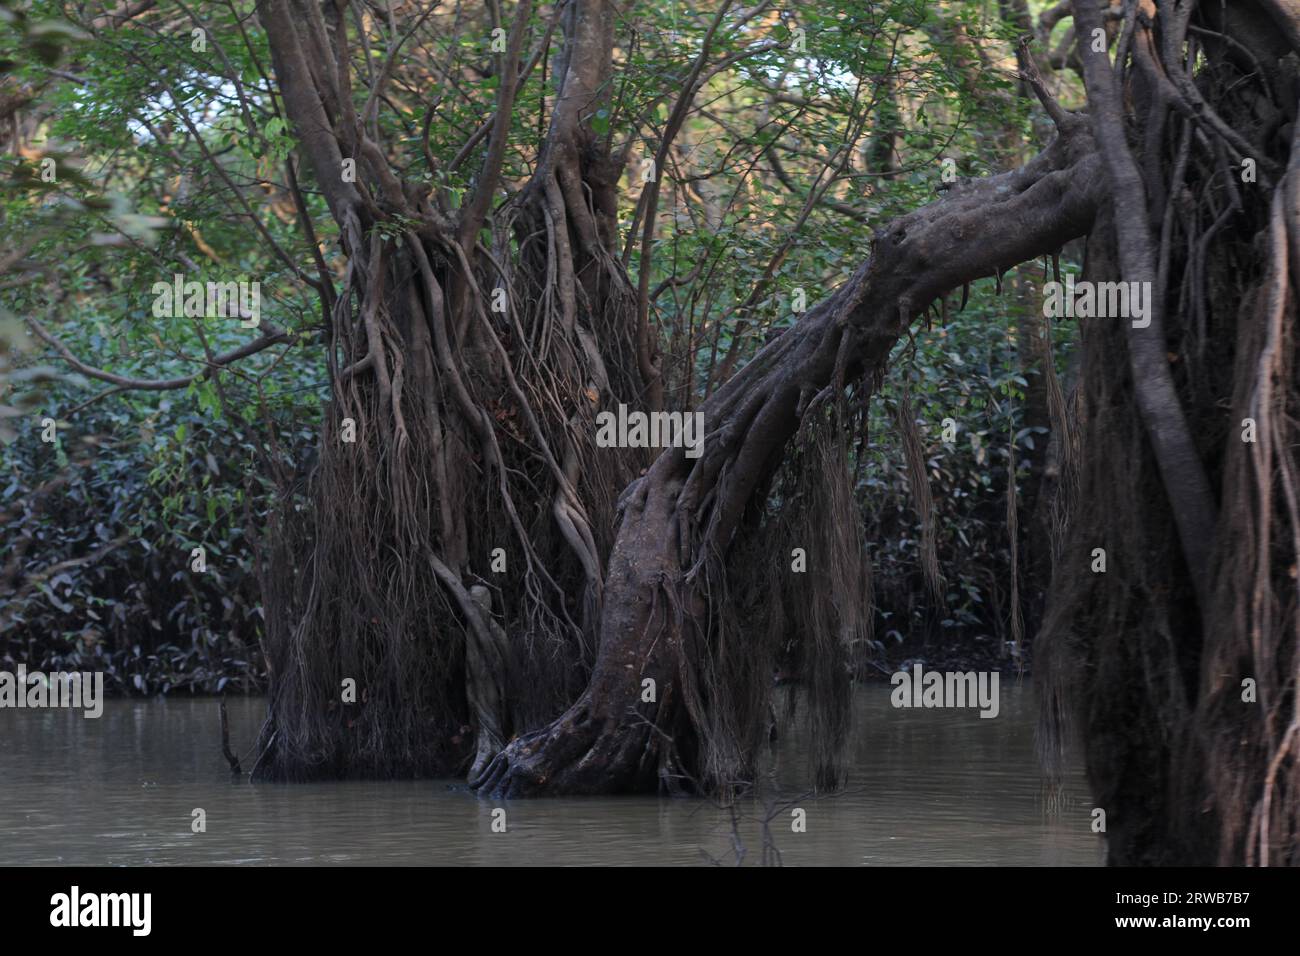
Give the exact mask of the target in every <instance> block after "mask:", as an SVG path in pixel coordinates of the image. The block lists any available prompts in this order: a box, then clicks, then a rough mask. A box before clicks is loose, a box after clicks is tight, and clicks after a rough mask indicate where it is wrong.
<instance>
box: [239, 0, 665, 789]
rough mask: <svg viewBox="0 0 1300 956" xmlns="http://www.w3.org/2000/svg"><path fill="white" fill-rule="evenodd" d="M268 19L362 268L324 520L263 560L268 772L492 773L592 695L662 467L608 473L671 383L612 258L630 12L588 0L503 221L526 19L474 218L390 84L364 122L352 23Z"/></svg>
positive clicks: (331, 356) (300, 10) (507, 68)
mask: <svg viewBox="0 0 1300 956" xmlns="http://www.w3.org/2000/svg"><path fill="white" fill-rule="evenodd" d="M258 12H259V16H260V18H261V20H262V22H263V25H264V26H265V28H266V31H267V34H268V36H269V38H270V42H271V49H272V55H273V63H274V67H275V73H276V76H277V78H278V81H279V85H280V89H281V94H282V96H283V100H284V106H285V110H286V112H287V114H288V116H289V119H290V120H291V121H292V123H293V127H294V129H295V130H296V131H297V133H298V135H299V137H300V139H301V151H302V154H303V156H304V157H305V159H306V161H307V163H308V165H309V166H310V169H311V171H312V173H313V174H314V178H315V181H316V183H317V185H318V186H319V188H320V189H321V191H322V192H323V193H324V195H325V197H326V199H327V201H328V203H329V208H330V213H331V215H332V216H333V218H334V219H335V221H336V222H337V224H338V227H339V233H340V242H341V245H342V248H343V251H344V252H345V254H346V256H347V273H346V277H345V281H344V284H343V288H342V289H341V290H340V291H339V292H338V293H337V295H335V294H334V293H333V291H332V289H333V287H332V283H331V282H330V278H329V277H328V276H327V275H325V274H324V272H323V270H322V285H323V287H324V293H325V300H326V304H327V307H328V312H329V315H328V327H327V329H326V335H327V342H328V346H329V347H328V360H329V374H330V383H331V392H332V401H331V403H330V407H329V409H328V413H327V420H326V425H325V430H324V434H323V435H322V438H321V453H320V464H319V466H318V468H317V470H316V474H315V476H314V479H313V481H312V483H311V507H310V509H295V508H294V506H293V503H292V502H286V505H285V507H283V508H282V509H281V512H280V514H279V516H278V518H277V522H276V524H275V526H274V530H273V533H272V540H271V544H272V549H271V551H272V554H271V558H270V560H268V561H266V562H265V564H264V567H263V569H262V576H263V581H264V590H265V593H266V608H267V640H266V653H267V659H268V661H269V663H270V667H271V675H272V702H271V710H270V716H269V718H268V721H267V724H266V727H265V728H264V732H263V743H264V747H263V753H262V756H261V758H260V760H259V762H258V766H257V769H256V775H257V776H261V777H271V778H289V779H300V778H309V777H315V776H331V777H333V776H374V775H379V776H387V775H397V774H401V775H410V774H416V775H422V774H432V773H450V772H458V771H460V772H464V771H468V772H470V773H471V775H473V774H476V773H477V771H478V770H479V769H481V767H482V766H483V764H484V763H485V762H486V760H487V759H488V757H489V756H491V755H492V754H494V753H495V752H496V750H497V749H499V748H500V747H501V746H502V744H503V742H504V741H506V740H508V739H509V737H510V735H511V734H512V733H513V732H514V731H515V730H517V729H521V728H524V727H528V726H535V725H536V724H537V723H539V722H540V721H542V720H544V719H546V718H548V717H549V716H551V715H553V714H554V713H556V712H557V710H558V709H559V708H561V707H562V706H563V705H564V704H566V703H567V702H568V701H570V700H572V699H573V696H574V695H575V694H576V692H577V689H578V688H579V687H580V686H581V682H582V681H583V680H585V678H586V674H587V670H588V668H589V666H590V661H591V657H592V644H593V640H592V636H593V634H594V630H595V619H596V615H597V613H598V610H599V607H600V601H601V593H602V590H603V571H604V563H605V559H606V557H607V554H608V550H609V547H610V543H611V542H610V540H609V538H608V533H607V531H606V530H605V529H608V528H609V527H611V525H612V509H613V505H614V499H615V496H616V494H617V491H618V490H619V489H620V488H622V487H623V486H624V485H625V484H626V483H627V482H628V481H629V480H630V479H631V478H632V477H633V475H634V474H635V471H634V470H633V469H634V468H635V467H636V466H637V464H638V460H639V459H638V457H637V456H638V453H637V452H636V451H626V450H620V449H613V450H609V451H601V453H600V457H599V460H598V461H597V460H596V457H595V447H594V437H595V434H596V429H595V427H594V424H593V420H594V416H595V414H596V412H597V411H598V410H599V409H600V408H601V407H604V406H607V405H612V404H617V403H618V402H620V401H624V402H626V401H631V400H633V399H634V397H635V395H637V394H639V393H641V392H643V391H645V390H647V389H650V388H653V387H654V382H653V381H647V380H646V379H645V378H644V377H643V375H642V373H641V371H639V369H638V363H637V360H636V356H634V355H633V354H632V353H631V351H630V350H629V349H628V347H627V343H629V342H631V341H633V340H634V339H635V331H634V329H633V327H632V323H633V322H634V316H635V309H634V302H635V293H634V290H633V289H632V287H631V284H630V283H629V281H628V278H627V275H626V273H625V272H624V271H623V269H622V266H621V264H620V263H619V261H618V260H617V258H616V257H615V256H614V255H612V254H611V252H610V250H611V249H613V248H614V240H615V238H616V236H615V228H616V227H615V221H616V220H615V217H616V203H615V189H616V184H617V181H618V177H619V171H620V165H619V163H618V162H617V161H615V160H614V159H612V158H611V157H610V156H609V155H608V154H607V153H606V152H605V151H604V150H603V148H602V146H601V144H600V143H599V142H598V141H597V140H596V138H595V137H594V135H593V134H592V132H591V130H590V128H589V126H588V125H587V124H588V120H589V119H590V117H591V115H592V114H593V113H594V112H595V111H596V109H597V108H598V107H600V105H601V104H602V103H603V102H604V99H605V97H607V96H608V85H609V84H608V79H609V71H610V63H611V59H610V50H611V45H612V42H613V37H612V25H613V13H612V7H611V6H610V5H609V4H608V3H607V2H605V0H580V2H576V3H573V4H570V5H569V6H568V8H567V11H566V14H565V19H564V33H565V44H564V52H563V55H562V57H561V62H560V65H559V67H558V68H557V70H556V76H557V99H556V107H555V110H554V113H553V116H552V123H551V128H550V131H549V133H548V136H547V138H546V140H545V142H544V143H543V145H542V149H541V155H540V158H539V162H538V168H537V172H536V174H535V175H534V177H533V178H532V180H531V182H529V183H528V184H527V186H526V187H525V188H524V189H523V190H521V191H520V192H518V193H516V194H515V196H513V197H512V198H511V199H510V200H508V201H507V202H506V203H504V204H503V205H501V206H500V207H499V208H494V207H495V206H496V204H497V202H498V197H499V188H498V187H499V183H500V177H501V174H502V168H503V163H504V156H505V153H506V149H507V145H508V137H509V135H510V131H511V129H510V127H511V119H512V115H513V107H514V98H515V96H516V95H517V91H518V87H519V84H520V83H521V82H522V77H523V75H524V74H525V73H526V72H527V71H528V70H529V69H531V68H532V66H535V65H536V63H537V61H538V59H539V58H540V57H539V56H538V55H536V53H535V54H534V55H533V56H532V57H531V58H530V57H528V56H525V51H524V49H523V45H524V41H525V37H526V28H527V25H528V24H529V20H530V14H531V5H530V4H529V3H523V4H520V5H519V6H518V8H517V9H516V10H515V19H514V23H513V25H512V26H511V28H510V32H509V36H508V40H507V50H506V52H505V53H504V54H503V55H502V56H501V58H500V64H501V73H502V80H501V83H500V85H499V89H498V110H497V113H496V114H495V119H494V120H493V122H492V124H491V129H490V131H489V132H488V135H487V137H486V147H485V149H484V152H483V157H482V161H481V162H482V165H481V169H480V172H479V176H478V178H477V185H476V187H475V188H474V189H473V190H472V191H471V193H470V195H469V196H468V197H467V198H466V200H465V202H464V203H463V204H462V205H461V206H460V208H459V209H458V210H456V211H455V212H454V213H452V212H449V211H448V210H447V209H446V208H445V207H444V206H443V205H442V198H443V197H441V196H440V195H439V194H437V193H436V192H435V193H431V192H430V190H429V189H428V187H427V186H424V185H422V184H420V183H417V182H412V181H408V180H404V179H402V178H399V175H398V174H397V172H396V171H395V170H396V168H397V167H398V166H399V165H400V163H397V162H395V161H394V160H393V158H392V157H391V156H390V154H389V152H388V150H389V148H390V147H389V146H387V145H386V144H385V143H383V142H382V140H381V139H380V138H379V132H378V125H377V124H376V123H375V121H374V112H373V110H372V107H373V106H374V105H375V103H376V101H377V98H378V96H379V95H380V93H381V90H379V89H375V90H372V91H371V92H370V95H369V97H368V100H367V106H366V107H365V108H363V109H362V110H360V111H358V110H357V109H356V108H355V106H354V95H353V91H352V90H351V89H350V88H349V87H350V84H351V78H350V70H351V68H352V67H351V60H350V54H349V36H350V32H351V26H350V23H351V18H350V17H344V16H341V15H340V14H339V11H338V9H337V8H335V7H333V6H332V5H329V4H326V5H324V6H322V5H320V4H317V3H313V2H309V0H291V2H286V3H271V2H266V3H262V4H259V8H258ZM428 162H429V163H432V162H433V160H432V158H431V157H428ZM353 167H354V168H355V175H351V174H350V173H351V170H352V168H353ZM488 236H490V238H487V237H488ZM539 492H540V493H541V494H540V495H539ZM304 516H309V520H304ZM304 554H307V555H309V558H308V559H307V561H306V562H305V564H304V563H303V561H302V555H304ZM507 632H508V633H509V634H510V635H511V636H512V637H513V638H514V639H513V640H510V639H508V638H507Z"/></svg>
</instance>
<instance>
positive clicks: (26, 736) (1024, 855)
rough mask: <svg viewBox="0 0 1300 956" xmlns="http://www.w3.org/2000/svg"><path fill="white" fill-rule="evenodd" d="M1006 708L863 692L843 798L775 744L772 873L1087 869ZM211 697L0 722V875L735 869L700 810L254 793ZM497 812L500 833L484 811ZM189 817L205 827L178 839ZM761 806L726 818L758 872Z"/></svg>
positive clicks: (1093, 841)
mask: <svg viewBox="0 0 1300 956" xmlns="http://www.w3.org/2000/svg"><path fill="white" fill-rule="evenodd" d="M1012 683H1013V682H1011V681H1006V682H1005V683H1004V685H1003V687H1002V695H1001V698H1002V699H1001V713H1000V715H999V716H998V717H997V718H996V719H992V720H987V719H985V720H982V719H980V718H979V717H978V715H977V714H976V712H974V711H943V710H895V709H894V708H893V707H891V706H890V703H889V687H888V685H880V686H869V687H866V688H864V689H862V690H860V691H859V692H858V695H857V699H856V706H855V722H854V728H855V729H854V736H853V743H852V744H851V750H850V752H851V757H850V760H849V773H850V778H849V783H848V787H847V789H846V790H845V791H844V792H842V793H839V794H837V795H834V796H829V797H820V798H818V797H812V796H806V797H799V796H798V795H799V794H800V792H801V791H800V789H799V788H798V781H799V780H801V779H805V778H804V777H803V776H802V768H803V767H804V762H805V758H804V754H805V753H806V752H807V751H806V748H805V747H803V746H802V744H803V737H802V735H801V734H799V733H797V732H796V733H791V734H789V735H787V736H786V738H785V739H784V741H783V742H782V743H781V744H779V746H778V748H777V753H778V758H777V759H778V768H779V769H778V779H780V780H782V781H783V786H784V790H783V796H782V797H781V799H782V800H783V801H784V800H787V799H790V798H796V799H795V803H794V804H793V805H795V806H798V807H799V808H801V809H803V810H804V811H805V812H806V819H807V829H806V832H802V833H796V832H792V828H791V824H792V819H793V818H792V814H791V811H790V809H789V808H784V807H783V808H781V809H780V810H779V811H778V812H777V815H776V816H775V818H774V819H773V820H772V823H771V834H772V838H773V841H774V843H775V845H776V847H777V848H778V849H779V850H780V851H781V853H782V856H783V859H784V862H785V863H786V864H837V865H849V866H854V865H861V864H866V865H875V866H879V865H892V864H930V865H938V864H943V865H951V864H981V863H982V864H999V865H1044V864H1046V865H1097V864H1100V863H1101V862H1103V854H1104V851H1103V848H1102V842H1101V838H1100V837H1099V836H1097V835H1095V834H1093V833H1092V832H1091V830H1090V822H1091V817H1090V811H1091V807H1092V805H1091V803H1090V802H1089V801H1088V798H1087V789H1086V785H1085V783H1084V781H1083V779H1082V776H1081V775H1080V774H1079V773H1078V772H1077V771H1075V772H1073V773H1072V774H1071V775H1070V776H1069V777H1068V778H1067V780H1066V786H1065V790H1064V800H1063V801H1062V804H1063V806H1061V807H1056V808H1054V809H1052V808H1049V807H1048V806H1047V801H1045V800H1044V796H1043V789H1042V781H1041V776H1040V774H1039V771H1038V767H1037V764H1036V763H1035V760H1034V756H1033V724H1034V706H1033V701H1032V699H1031V696H1030V693H1029V691H1028V690H1025V689H1021V688H1017V687H1015V686H1011V685H1012ZM229 708H230V718H231V740H232V743H233V744H234V745H235V746H236V748H238V747H239V745H240V744H241V743H242V742H248V741H251V740H252V739H253V737H254V734H255V732H256V730H257V727H258V724H259V723H260V721H261V718H262V716H263V713H264V710H265V705H264V703H263V702H262V701H260V700H234V701H231V703H230V705H229ZM219 739H220V738H219V732H218V718H217V704H216V702H215V701H211V700H202V701H184V700H169V701H149V702H135V701H109V702H108V703H107V704H106V705H105V708H104V714H103V716H102V717H101V718H100V719H98V720H87V719H84V718H83V717H81V716H80V712H71V711H50V710H45V711H33V710H0V865H6V864H109V865H126V864H148V863H154V864H162V863H166V864H176V863H222V864H230V863H276V864H339V863H367V864H493V865H527V864H701V863H707V862H709V860H710V859H711V858H713V859H723V860H725V861H727V862H734V856H728V854H729V853H730V852H731V850H732V847H733V842H732V824H731V817H730V815H729V814H728V813H727V812H726V811H724V810H722V809H721V808H719V807H716V806H714V805H713V804H712V803H710V802H707V801H703V800H689V799H688V800H670V799H662V800H660V799H656V798H644V797H618V798H585V799H556V800H516V801H509V802H506V803H498V802H494V801H489V800H481V799H479V798H477V797H476V796H474V795H473V794H471V793H469V792H467V791H466V790H465V788H464V786H463V783H461V782H457V781H420V782H409V781H404V782H384V783H378V782H376V783H367V782H348V783H326V784H304V785H269V784H259V785H250V784H248V783H246V782H240V781H238V780H234V781H232V779H231V776H230V773H229V771H228V770H227V769H226V764H225V762H224V760H223V759H222V758H221V756H220V749H219ZM498 806H500V807H503V808H504V809H505V811H506V832H505V833H495V832H493V831H492V819H493V814H492V811H493V810H494V809H495V808H496V807H498ZM195 808H202V809H203V810H205V811H206V815H207V820H206V822H207V830H206V832H204V833H194V832H191V821H192V819H193V817H192V811H193V810H194V809H195ZM764 813H765V810H764V807H763V806H761V805H757V804H755V803H753V802H749V803H746V804H745V805H744V807H743V814H742V817H741V820H740V823H739V832H740V836H741V841H742V843H744V845H745V846H746V848H747V854H748V855H747V858H746V863H756V862H758V859H759V855H760V848H761V843H762V839H761V830H760V827H759V824H758V823H757V819H758V818H759V817H761V816H763V815H764Z"/></svg>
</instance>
